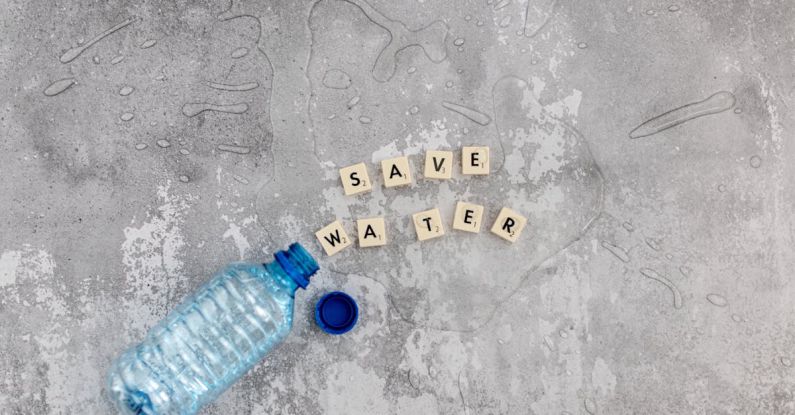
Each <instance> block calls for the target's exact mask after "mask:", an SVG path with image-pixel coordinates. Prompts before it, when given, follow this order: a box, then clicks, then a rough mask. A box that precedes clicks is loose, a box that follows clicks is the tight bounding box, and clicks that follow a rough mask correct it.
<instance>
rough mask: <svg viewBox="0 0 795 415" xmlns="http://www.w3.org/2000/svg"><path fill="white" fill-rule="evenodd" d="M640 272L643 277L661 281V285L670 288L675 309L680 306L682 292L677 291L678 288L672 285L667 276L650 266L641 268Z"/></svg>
mask: <svg viewBox="0 0 795 415" xmlns="http://www.w3.org/2000/svg"><path fill="white" fill-rule="evenodd" d="M640 273H641V275H643V276H644V277H646V278H650V279H653V280H655V281H657V282H659V283H661V284H662V285H664V286H666V287H668V289H669V290H671V294H673V296H674V308H675V309H677V310H678V309H680V308H682V294H681V293H680V292H679V288H677V287H676V286H675V285H674V283H672V282H671V280H669V279H668V277H666V276H664V275H662V274H660V273H659V272H657V271H655V270H653V269H651V268H641V269H640Z"/></svg>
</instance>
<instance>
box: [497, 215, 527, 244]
mask: <svg viewBox="0 0 795 415" xmlns="http://www.w3.org/2000/svg"><path fill="white" fill-rule="evenodd" d="M525 225H527V218H525V217H524V216H522V215H520V214H519V213H517V212H515V211H513V210H511V209H508V208H506V207H504V208H502V210H500V214H499V215H497V219H496V220H495V221H494V225H493V226H492V227H491V231H492V232H493V233H495V234H496V235H497V236H499V237H500V238H502V239H505V240H506V241H511V242H516V240H517V239H518V238H519V234H521V233H522V229H524V226H525Z"/></svg>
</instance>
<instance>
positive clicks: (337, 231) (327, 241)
mask: <svg viewBox="0 0 795 415" xmlns="http://www.w3.org/2000/svg"><path fill="white" fill-rule="evenodd" d="M315 236H316V237H317V240H318V241H320V245H322V246H323V249H324V250H325V251H326V254H327V255H329V256H331V255H334V254H336V253H337V252H339V251H342V250H343V249H345V248H347V247H349V246H351V239H350V238H348V234H346V233H345V229H344V228H343V227H342V223H340V221H338V220H335V221H334V222H332V223H331V224H329V225H328V226H326V227H325V228H323V229H321V230H319V231H317V232H315Z"/></svg>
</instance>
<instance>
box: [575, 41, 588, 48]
mask: <svg viewBox="0 0 795 415" xmlns="http://www.w3.org/2000/svg"><path fill="white" fill-rule="evenodd" d="M577 47H578V48H580V49H585V48H587V47H588V44H587V43H585V42H580V43H578V44H577Z"/></svg>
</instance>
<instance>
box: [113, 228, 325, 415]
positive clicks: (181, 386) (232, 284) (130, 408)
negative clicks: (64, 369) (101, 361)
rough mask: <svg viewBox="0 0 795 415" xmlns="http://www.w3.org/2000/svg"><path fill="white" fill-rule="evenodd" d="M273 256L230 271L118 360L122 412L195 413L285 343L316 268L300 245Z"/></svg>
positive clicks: (116, 383)
mask: <svg viewBox="0 0 795 415" xmlns="http://www.w3.org/2000/svg"><path fill="white" fill-rule="evenodd" d="M274 256H275V257H276V260H275V261H273V262H271V263H268V264H232V265H229V266H228V267H227V268H226V269H224V270H223V272H221V273H219V274H218V275H216V276H215V277H214V278H213V279H212V280H210V281H209V282H208V283H206V284H205V285H204V286H203V287H201V288H200V289H199V290H198V291H197V292H196V293H194V294H193V295H192V296H190V297H188V298H187V299H186V300H185V301H184V302H183V303H182V304H180V305H179V306H178V307H177V308H176V309H175V310H174V311H172V312H171V313H170V314H169V315H168V316H167V317H166V318H165V319H164V320H163V321H161V322H160V323H159V324H158V325H156V326H155V327H153V328H152V329H151V330H150V331H149V333H148V334H147V335H146V338H145V339H144V341H143V342H141V344H139V345H137V346H135V347H132V348H130V349H129V350H127V351H126V352H124V353H123V354H122V355H121V356H119V358H118V359H117V360H116V361H115V362H114V363H113V365H112V366H111V368H110V372H109V373H108V392H109V394H110V397H111V399H112V400H113V401H114V403H115V404H116V406H117V407H118V408H119V410H121V411H122V412H123V413H125V414H147V415H149V414H159V415H163V414H195V413H196V412H197V411H198V410H199V408H201V407H202V406H203V405H205V404H207V403H209V402H210V401H212V400H214V399H215V398H217V397H218V395H220V394H221V393H222V392H223V391H224V390H226V389H227V388H228V387H229V386H230V385H232V384H233V383H234V382H235V381H236V380H237V379H238V378H240V377H241V376H243V374H244V373H246V372H247V371H248V370H249V369H251V368H252V367H253V366H254V365H256V364H257V362H259V361H260V360H261V359H262V358H263V357H264V356H265V355H266V354H267V353H268V352H269V351H270V350H271V349H273V348H274V347H275V346H276V345H277V344H279V343H281V341H282V340H284V338H285V337H287V335H288V334H289V333H290V329H291V327H292V324H293V302H294V298H295V291H296V290H297V289H298V287H301V288H306V286H307V285H308V284H309V277H310V276H312V275H313V274H314V273H315V272H317V270H318V265H317V263H316V262H315V260H314V259H313V258H312V256H310V255H309V253H307V252H306V250H305V249H304V248H303V247H302V246H301V245H300V244H298V243H294V244H292V245H290V248H289V249H288V250H287V251H281V252H278V253H276V255H274Z"/></svg>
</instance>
